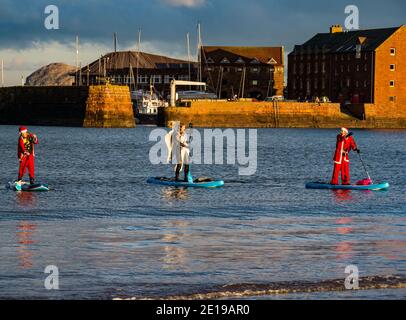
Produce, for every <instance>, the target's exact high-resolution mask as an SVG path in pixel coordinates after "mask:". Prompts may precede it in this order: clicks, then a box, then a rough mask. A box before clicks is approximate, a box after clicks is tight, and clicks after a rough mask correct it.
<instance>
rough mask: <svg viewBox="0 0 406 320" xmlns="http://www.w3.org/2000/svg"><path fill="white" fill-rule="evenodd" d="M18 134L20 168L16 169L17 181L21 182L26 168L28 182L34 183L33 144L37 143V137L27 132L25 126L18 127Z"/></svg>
mask: <svg viewBox="0 0 406 320" xmlns="http://www.w3.org/2000/svg"><path fill="white" fill-rule="evenodd" d="M19 133H20V136H19V138H18V153H17V155H18V160H19V161H20V168H19V170H18V179H17V181H18V182H20V183H21V181H22V179H23V177H24V174H25V171H26V170H27V169H28V173H29V176H30V184H34V180H35V169H34V158H35V153H34V145H36V144H38V138H37V136H36V135H35V134H33V133H30V132H28V130H27V128H26V127H20V129H19Z"/></svg>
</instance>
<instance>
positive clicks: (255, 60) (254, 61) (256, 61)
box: [251, 58, 259, 64]
mask: <svg viewBox="0 0 406 320" xmlns="http://www.w3.org/2000/svg"><path fill="white" fill-rule="evenodd" d="M251 63H252V64H255V63H259V60H258V59H257V58H254V59H253V60H251Z"/></svg>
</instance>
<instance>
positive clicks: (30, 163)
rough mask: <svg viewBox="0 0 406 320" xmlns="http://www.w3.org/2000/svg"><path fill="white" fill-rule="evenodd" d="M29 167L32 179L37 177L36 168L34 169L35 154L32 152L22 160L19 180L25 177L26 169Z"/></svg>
mask: <svg viewBox="0 0 406 320" xmlns="http://www.w3.org/2000/svg"><path fill="white" fill-rule="evenodd" d="M26 169H28V173H29V175H30V179H34V178H35V169H34V156H33V155H32V154H30V155H29V156H25V157H23V158H22V159H21V161H20V168H19V170H18V180H21V179H22V178H23V177H24V174H25V171H26Z"/></svg>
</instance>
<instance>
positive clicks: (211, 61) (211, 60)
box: [206, 58, 214, 63]
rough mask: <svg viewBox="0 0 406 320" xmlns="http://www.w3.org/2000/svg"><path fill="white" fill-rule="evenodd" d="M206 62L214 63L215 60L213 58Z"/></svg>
mask: <svg viewBox="0 0 406 320" xmlns="http://www.w3.org/2000/svg"><path fill="white" fill-rule="evenodd" d="M206 62H207V63H214V60H213V59H212V58H208V59H207V60H206Z"/></svg>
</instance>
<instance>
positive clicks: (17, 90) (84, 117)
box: [0, 86, 135, 127]
mask: <svg viewBox="0 0 406 320" xmlns="http://www.w3.org/2000/svg"><path fill="white" fill-rule="evenodd" d="M103 87H104V88H105V89H104V90H102V89H101V86H96V87H93V86H90V87H85V86H83V87H75V86H59V87H58V86H52V87H30V86H24V87H22V86H20V87H5V88H0V124H12V125H22V124H24V125H43V126H79V127H81V126H88V127H89V126H91V127H134V126H135V122H134V114H133V110H132V105H131V98H130V92H129V89H128V87H121V86H103Z"/></svg>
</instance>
